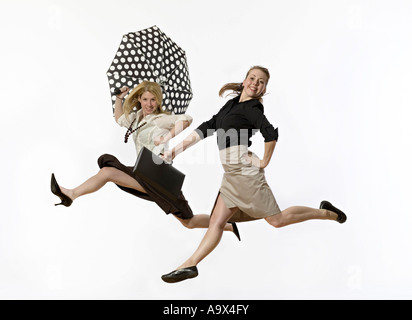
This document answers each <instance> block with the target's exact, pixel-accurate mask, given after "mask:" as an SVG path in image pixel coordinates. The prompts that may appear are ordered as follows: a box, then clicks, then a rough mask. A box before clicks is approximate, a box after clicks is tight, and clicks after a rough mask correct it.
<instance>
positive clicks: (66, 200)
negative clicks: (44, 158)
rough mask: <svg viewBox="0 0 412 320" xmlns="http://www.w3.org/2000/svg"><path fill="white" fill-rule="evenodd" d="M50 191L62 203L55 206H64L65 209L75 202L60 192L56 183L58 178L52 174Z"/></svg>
mask: <svg viewBox="0 0 412 320" xmlns="http://www.w3.org/2000/svg"><path fill="white" fill-rule="evenodd" d="M50 189H51V192H52V193H53V194H54V195H56V196H58V197H59V198H60V200H61V201H62V202H60V203H56V204H55V206H58V205H63V206H65V207H70V205H71V204H72V203H73V200H72V199H70V198H69V197H68V196H66V195H65V194H63V192H62V191H61V190H60V187H59V184H58V183H57V181H56V178H55V177H54V173H52V176H51V181H50Z"/></svg>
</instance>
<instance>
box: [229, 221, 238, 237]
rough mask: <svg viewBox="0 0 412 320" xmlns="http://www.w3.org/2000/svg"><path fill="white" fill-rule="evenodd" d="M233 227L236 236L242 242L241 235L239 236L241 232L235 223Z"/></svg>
mask: <svg viewBox="0 0 412 320" xmlns="http://www.w3.org/2000/svg"><path fill="white" fill-rule="evenodd" d="M231 224H232V227H233V233H234V234H235V236H236V237H237V238H238V239H239V241H240V234H239V230H238V229H237V225H236V223H234V222H231Z"/></svg>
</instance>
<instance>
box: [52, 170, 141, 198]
mask: <svg viewBox="0 0 412 320" xmlns="http://www.w3.org/2000/svg"><path fill="white" fill-rule="evenodd" d="M109 181H111V182H114V183H116V184H118V185H120V186H122V187H126V188H132V189H136V190H138V191H140V192H144V193H146V191H145V190H144V189H143V187H142V186H141V185H140V184H139V183H138V182H137V181H136V180H135V179H133V178H132V177H130V176H129V175H128V174H126V173H124V172H123V171H121V170H119V169H116V168H111V167H104V168H102V169H100V171H99V172H98V173H97V174H96V175H94V176H93V177H91V178H89V179H88V180H86V181H85V182H83V183H82V184H81V185H80V186H78V187H76V188H74V189H66V188H63V187H61V186H60V190H61V191H62V192H63V193H64V194H65V195H67V196H68V197H70V199H72V200H74V199H76V198H78V197H80V196H83V195H85V194H89V193H92V192H96V191H97V190H99V189H100V188H101V187H103V186H104V185H105V184H106V183H107V182H109Z"/></svg>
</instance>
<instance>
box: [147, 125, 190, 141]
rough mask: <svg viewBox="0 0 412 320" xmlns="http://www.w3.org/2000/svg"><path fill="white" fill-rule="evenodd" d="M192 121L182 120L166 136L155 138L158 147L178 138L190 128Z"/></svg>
mask: <svg viewBox="0 0 412 320" xmlns="http://www.w3.org/2000/svg"><path fill="white" fill-rule="evenodd" d="M190 123H191V121H189V120H181V121H177V122H176V124H175V126H174V127H173V128H172V129H170V131H169V132H168V133H167V134H165V135H164V136H159V137H156V138H155V141H154V144H155V145H156V146H158V145H159V144H162V143H166V142H168V141H169V140H170V139H172V138H173V137H175V136H177V135H178V134H179V133H181V132H182V131H183V130H185V129H186V128H187V127H188V126H190Z"/></svg>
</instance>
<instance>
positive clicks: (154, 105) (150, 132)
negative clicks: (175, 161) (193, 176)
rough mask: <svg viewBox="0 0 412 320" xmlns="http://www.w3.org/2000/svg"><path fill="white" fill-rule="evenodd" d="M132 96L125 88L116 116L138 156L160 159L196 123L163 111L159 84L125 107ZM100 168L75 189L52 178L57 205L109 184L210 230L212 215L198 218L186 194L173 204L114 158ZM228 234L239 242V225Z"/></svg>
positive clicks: (148, 85) (147, 85) (146, 85)
mask: <svg viewBox="0 0 412 320" xmlns="http://www.w3.org/2000/svg"><path fill="white" fill-rule="evenodd" d="M128 92H129V88H127V87H123V88H122V89H121V92H120V93H119V94H118V95H117V99H116V102H115V113H114V116H115V120H116V122H117V123H118V124H119V125H120V126H123V127H126V128H128V129H127V133H126V136H125V142H127V140H128V138H129V136H130V135H131V134H133V140H134V143H135V147H136V152H137V153H139V151H140V149H141V148H142V147H146V148H148V149H149V150H150V151H152V152H153V153H154V154H156V155H159V154H161V153H163V152H165V149H166V145H167V142H168V141H169V140H170V139H172V138H173V137H174V136H176V135H177V134H179V133H180V132H181V131H183V130H184V129H185V128H187V127H188V126H189V125H190V123H191V122H192V118H191V117H190V116H189V115H185V114H181V115H172V114H168V113H166V112H165V111H163V109H162V90H161V88H160V86H159V85H158V84H157V83H156V82H150V81H144V82H142V83H141V84H140V85H138V86H137V87H136V88H135V89H133V91H131V93H130V94H129V95H128V96H127V98H126V99H125V101H124V105H123V98H124V97H125V96H126V95H127V94H128ZM135 107H136V109H137V110H136V111H135V110H134V109H135ZM98 165H99V167H100V170H99V172H98V173H97V174H96V175H94V176H92V177H91V178H89V179H88V180H86V181H85V182H84V183H82V184H81V185H79V186H78V187H76V188H74V189H66V188H64V187H62V186H60V185H59V184H58V183H57V181H56V178H55V176H54V174H52V177H51V191H52V193H53V194H55V195H56V196H58V197H59V198H60V199H61V203H58V204H56V205H64V206H66V207H68V206H70V205H71V204H72V203H73V201H74V200H75V199H77V198H78V197H80V196H83V195H86V194H89V193H92V192H96V191H97V190H99V189H100V188H102V187H103V186H104V185H105V184H106V183H107V182H113V183H115V184H116V185H117V186H118V187H119V188H120V189H122V190H123V191H125V192H128V193H130V194H132V195H134V196H136V197H139V198H142V199H145V200H148V201H153V202H155V203H156V204H157V205H158V206H159V207H160V208H161V209H162V210H163V211H164V212H165V213H166V214H170V213H171V214H172V215H173V216H174V217H175V218H177V219H178V220H179V221H180V222H181V223H182V224H183V226H185V227H187V228H190V229H192V228H207V227H208V226H209V221H210V217H209V215H206V214H199V215H194V214H193V212H192V210H191V208H190V206H189V204H188V202H187V200H186V199H185V197H184V196H183V193H181V194H180V196H179V198H178V199H177V200H176V201H172V200H170V199H169V198H168V197H166V196H165V195H164V194H162V192H160V191H159V190H157V189H156V188H155V187H154V186H152V185H150V184H148V183H146V182H144V181H143V180H142V179H140V178H139V177H137V176H135V175H134V174H133V167H132V166H126V165H124V164H122V163H121V162H120V161H119V160H118V159H117V158H116V157H114V156H113V155H109V154H104V155H102V156H101V157H100V158H99V159H98ZM224 230H226V231H233V232H234V233H235V234H236V236H237V237H238V238H239V234H238V231H237V228H236V225H235V224H229V223H228V224H227V225H226V226H224ZM239 240H240V238H239Z"/></svg>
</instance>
